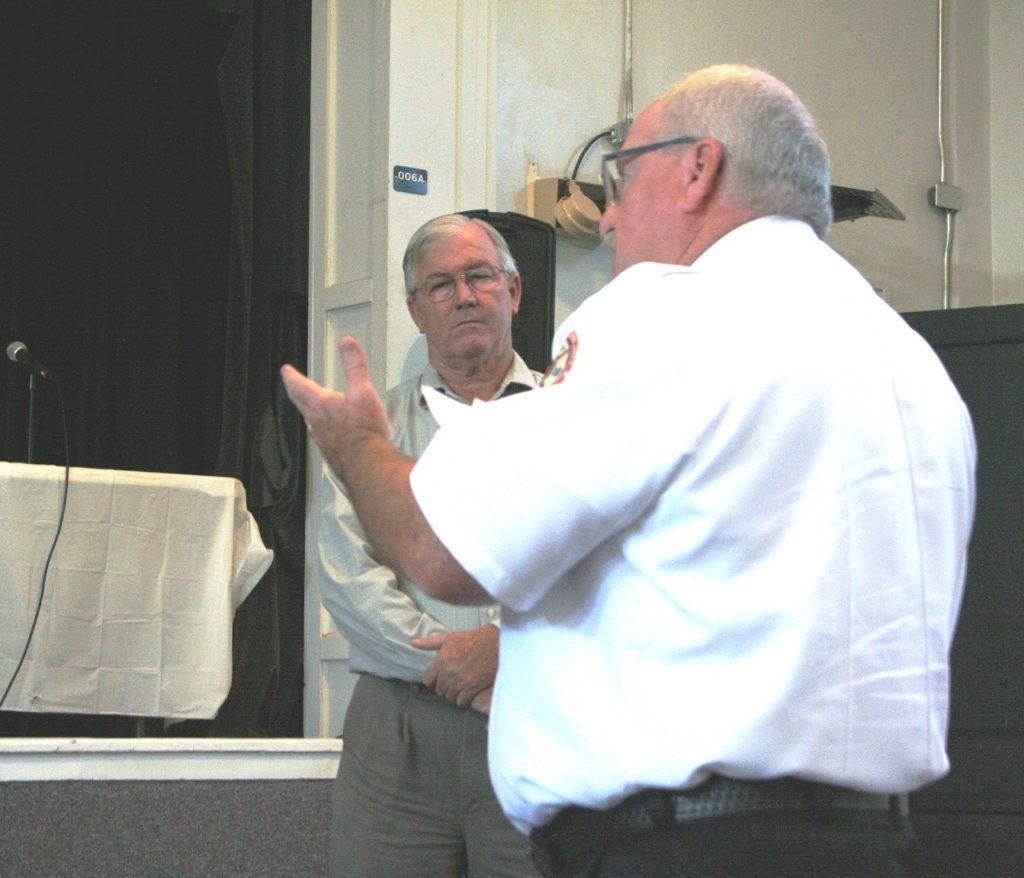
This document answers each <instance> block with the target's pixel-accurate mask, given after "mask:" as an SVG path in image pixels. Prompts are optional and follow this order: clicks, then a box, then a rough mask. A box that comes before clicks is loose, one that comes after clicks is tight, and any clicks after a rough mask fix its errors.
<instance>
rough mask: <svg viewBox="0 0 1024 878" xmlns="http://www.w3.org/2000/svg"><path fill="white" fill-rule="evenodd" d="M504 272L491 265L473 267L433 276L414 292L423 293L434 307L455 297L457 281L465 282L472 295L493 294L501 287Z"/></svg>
mask: <svg viewBox="0 0 1024 878" xmlns="http://www.w3.org/2000/svg"><path fill="white" fill-rule="evenodd" d="M504 273H505V272H504V270H503V269H500V268H496V267H495V266H493V265H475V266H473V268H467V269H466V270H465V271H462V272H459V273H458V274H434V275H431V276H430V277H428V278H427V279H426V280H425V281H424V282H423V283H421V284H420V285H419V286H418V287H416V290H415V292H417V293H423V295H425V296H426V297H427V298H428V299H430V301H431V302H433V303H434V304H435V305H436V304H439V303H441V302H446V301H447V300H448V299H450V298H451V297H452V296H454V295H455V287H456V286H457V285H458V283H459V281H460V280H462V281H464V282H465V284H466V286H467V287H469V288H470V289H471V290H472V291H473V292H474V293H493V292H494V291H495V290H496V289H498V287H499V286H500V285H501V276H502V275H503V274H504Z"/></svg>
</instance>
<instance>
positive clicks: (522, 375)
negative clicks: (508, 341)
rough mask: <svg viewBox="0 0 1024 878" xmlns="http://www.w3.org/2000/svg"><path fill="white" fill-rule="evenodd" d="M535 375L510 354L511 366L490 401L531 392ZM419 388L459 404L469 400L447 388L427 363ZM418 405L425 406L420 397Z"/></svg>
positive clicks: (535, 380)
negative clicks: (435, 392) (525, 391)
mask: <svg viewBox="0 0 1024 878" xmlns="http://www.w3.org/2000/svg"><path fill="white" fill-rule="evenodd" d="M537 383H538V382H537V374H536V373H535V372H533V371H532V370H531V369H530V367H529V366H527V365H526V363H525V361H524V360H523V358H522V357H520V356H519V354H517V353H515V351H513V352H512V365H511V366H509V369H508V371H507V372H506V373H505V377H504V378H502V379H501V384H499V385H498V392H497V393H495V394H494V396H492V397H491V399H501V397H503V396H511V395H512V394H514V393H520V392H521V391H523V390H532V389H533V388H535V387H536V386H537ZM420 387H434V388H436V389H437V390H440V391H441V392H442V393H443V394H445V395H446V396H450V397H451V398H452V399H457V400H459V402H464V403H467V404H468V402H469V400H466V399H463V398H462V397H461V396H459V395H458V394H457V393H456V392H455V391H454V390H452V389H451V387H449V386H448V382H447V381H445V380H444V378H442V377H441V374H440V373H439V372H438V371H437V369H435V368H434V367H433V366H431V365H430V364H429V363H428V364H427V367H426V368H425V369H424V370H423V377H422V378H421V379H420ZM420 404H421V405H426V403H425V402H424V400H423V397H422V395H421V396H420Z"/></svg>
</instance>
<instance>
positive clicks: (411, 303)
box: [405, 296, 426, 335]
mask: <svg viewBox="0 0 1024 878" xmlns="http://www.w3.org/2000/svg"><path fill="white" fill-rule="evenodd" d="M405 307H406V308H407V309H408V310H409V316H410V317H411V318H412V322H413V323H415V324H416V328H417V329H418V330H419V331H420V335H424V334H425V332H426V331H425V330H424V329H423V324H422V323H421V322H420V300H419V298H417V297H416V296H406V297H405Z"/></svg>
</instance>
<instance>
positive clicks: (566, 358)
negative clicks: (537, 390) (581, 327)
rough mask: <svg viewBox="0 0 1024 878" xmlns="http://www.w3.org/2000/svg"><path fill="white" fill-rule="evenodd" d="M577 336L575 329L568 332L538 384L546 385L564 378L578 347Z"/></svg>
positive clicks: (557, 382)
mask: <svg viewBox="0 0 1024 878" xmlns="http://www.w3.org/2000/svg"><path fill="white" fill-rule="evenodd" d="M579 344H580V343H579V338H577V336H576V333H575V331H574V332H570V333H569V334H568V335H567V336H566V337H565V341H564V342H562V349H561V350H560V351H559V352H558V356H557V357H555V359H554V360H553V361H552V362H551V365H550V366H548V369H547V371H546V372H545V373H544V377H543V378H542V379H541V382H540V386H541V387H548V386H549V385H551V384H561V383H562V382H563V381H564V380H565V376H566V375H568V374H569V370H570V369H571V368H572V363H573V360H575V359H576V350H577V348H578V347H579Z"/></svg>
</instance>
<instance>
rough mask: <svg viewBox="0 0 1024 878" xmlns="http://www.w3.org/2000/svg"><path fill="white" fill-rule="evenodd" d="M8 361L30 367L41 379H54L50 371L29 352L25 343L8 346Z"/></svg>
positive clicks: (12, 343) (18, 342)
mask: <svg viewBox="0 0 1024 878" xmlns="http://www.w3.org/2000/svg"><path fill="white" fill-rule="evenodd" d="M7 359H8V360H10V361H11V362H12V363H21V364H22V365H24V366H28V367H29V368H30V369H31V370H32V371H33V372H35V373H36V374H37V375H38V376H39V377H40V378H51V377H52V373H51V372H50V370H49V369H47V368H46V366H44V365H43V364H42V363H40V362H39V360H37V359H36V358H35V357H33V356H32V354H30V353H29V352H28V347H27V346H26V344H25V342H23V341H12V342H11V343H10V344H9V345H7Z"/></svg>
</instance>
